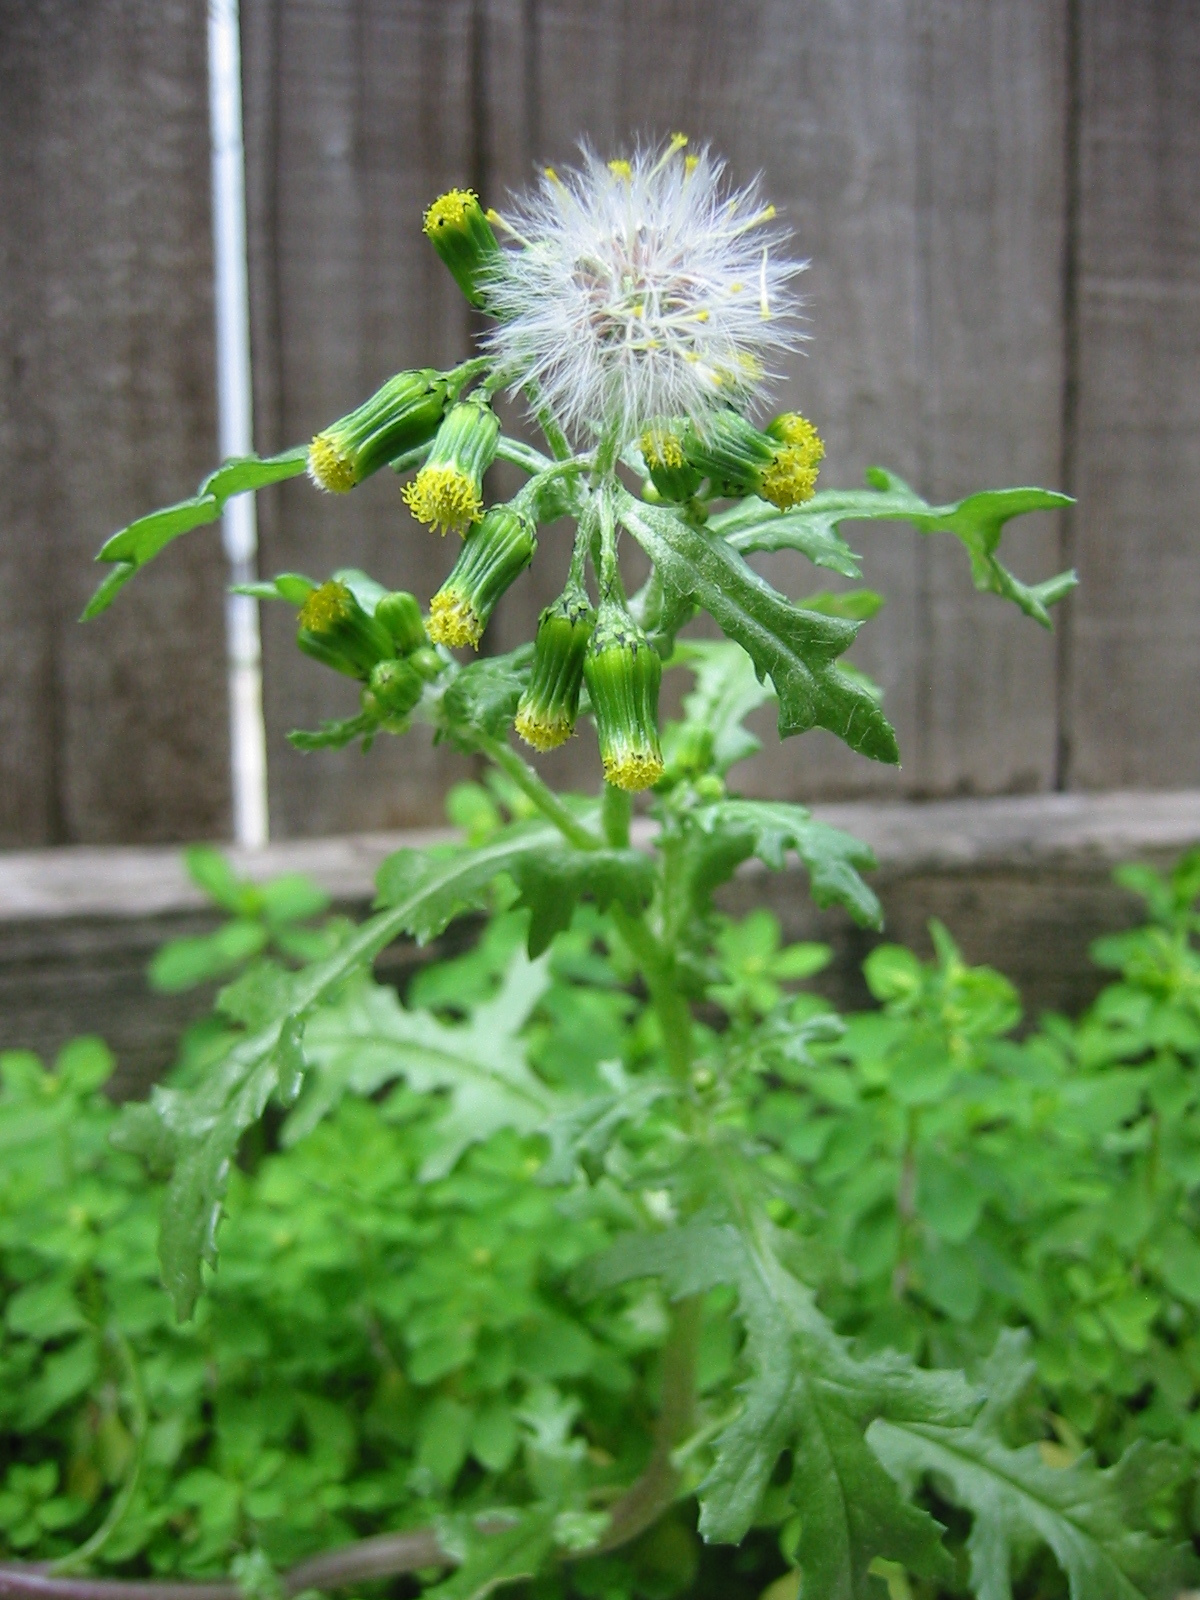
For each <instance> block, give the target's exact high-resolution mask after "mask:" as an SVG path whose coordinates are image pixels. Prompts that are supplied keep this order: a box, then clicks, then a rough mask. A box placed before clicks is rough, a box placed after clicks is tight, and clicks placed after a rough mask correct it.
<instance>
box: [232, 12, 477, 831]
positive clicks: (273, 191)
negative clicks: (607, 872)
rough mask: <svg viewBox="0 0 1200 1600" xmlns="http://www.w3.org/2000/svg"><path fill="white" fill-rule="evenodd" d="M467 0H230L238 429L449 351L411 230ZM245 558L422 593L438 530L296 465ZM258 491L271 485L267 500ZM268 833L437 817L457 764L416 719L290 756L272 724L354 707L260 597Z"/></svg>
mask: <svg viewBox="0 0 1200 1600" xmlns="http://www.w3.org/2000/svg"><path fill="white" fill-rule="evenodd" d="M470 14H471V7H470V5H469V4H468V3H466V0H446V3H444V4H438V5H430V4H423V3H419V0H417V3H414V0H403V3H397V0H345V3H339V4H331V3H328V0H289V3H288V4H286V5H281V4H278V3H276V0H248V3H247V4H246V5H244V7H243V19H244V20H243V33H244V52H245V85H246V135H247V159H248V180H249V211H250V239H251V272H252V286H253V287H252V296H253V300H252V303H253V321H254V329H255V370H256V373H257V396H256V400H257V409H258V417H257V434H258V438H259V440H260V444H261V446H262V447H263V448H283V447H285V446H286V445H290V444H294V443H296V442H298V441H300V440H303V439H306V438H308V437H311V435H312V434H313V433H314V432H315V431H316V430H317V429H318V428H319V427H321V426H322V425H323V424H325V423H327V422H329V421H331V420H332V419H333V418H335V417H337V416H340V415H342V414H343V413H344V412H346V411H349V410H350V409H351V408H352V407H354V406H355V405H357V404H358V403H359V402H360V401H361V400H363V399H365V398H366V396H367V395H368V394H370V392H371V391H372V390H373V389H374V388H376V387H377V386H378V385H379V384H380V383H381V382H382V381H383V380H384V379H385V378H387V377H389V376H390V375H391V374H392V373H393V372H395V371H397V370H399V369H401V368H403V367H407V366H430V365H432V366H439V365H450V364H452V363H453V362H455V361H457V360H460V359H462V357H463V355H464V354H466V352H467V342H468V332H467V315H466V307H465V304H464V303H463V301H462V299H461V296H460V295H459V292H458V290H457V288H456V287H455V285H454V283H453V281H452V280H451V278H450V277H449V274H448V273H446V271H445V269H444V268H443V267H442V265H441V263H440V262H439V261H438V260H437V258H436V257H435V255H434V254H433V252H432V250H431V249H430V248H429V246H428V244H427V242H426V240H425V238H424V236H423V234H422V232H421V216H422V212H423V209H424V207H425V206H426V205H428V203H429V201H430V200H431V199H432V198H433V197H434V196H436V195H437V194H439V193H440V192H441V191H442V190H444V189H447V188H450V187H451V186H452V185H454V184H463V183H467V182H469V181H470V177H471V158H472V142H471V127H472V124H471V113H470V49H469V44H470V38H469V31H470V30H469V23H470ZM263 500H264V505H263V510H262V519H261V534H260V539H261V554H260V568H261V570H262V571H263V572H264V573H273V572H278V571H281V570H293V571H301V572H308V573H310V574H311V575H312V576H313V577H316V578H324V577H327V576H328V574H329V573H330V572H331V571H332V570H334V569H335V568H337V567H339V566H360V567H364V568H366V569H367V570H368V571H370V572H371V573H372V574H373V576H375V577H377V578H379V579H380V581H382V582H384V583H387V584H388V585H390V586H395V587H405V588H409V589H412V590H414V591H415V592H416V593H417V594H418V595H419V596H420V597H422V599H427V598H428V596H429V595H430V594H432V592H433V591H434V590H435V589H436V588H437V586H438V585H439V583H440V582H441V580H442V577H443V576H444V574H445V572H446V570H447V569H448V567H449V565H450V563H451V561H452V560H453V556H454V550H453V549H452V548H451V544H450V543H449V542H443V541H440V540H438V539H436V538H434V537H433V536H432V535H430V534H429V533H427V532H425V531H424V530H423V529H421V528H418V527H417V526H416V524H415V523H414V522H413V521H412V520H411V519H410V518H409V517H408V515H407V513H406V512H405V511H404V509H403V506H402V504H401V501H400V487H399V484H398V483H397V481H396V479H395V477H394V476H393V475H392V474H391V473H388V472H383V473H381V474H379V476H378V477H376V478H375V479H373V480H371V481H370V482H368V483H367V484H366V485H364V486H363V487H362V488H361V489H358V490H356V491H355V492H354V493H353V494H351V495H346V496H333V495H319V494H317V493H316V492H315V491H314V490H313V489H312V488H311V487H310V486H309V485H308V484H307V482H306V481H304V480H298V481H296V482H294V483H291V484H287V485H284V486H283V487H282V488H281V489H279V490H277V491H275V492H274V494H273V496H271V497H265V496H264V497H263ZM272 501H273V502H274V503H272ZM263 624H264V655H265V667H264V673H265V689H266V692H265V700H266V715H267V725H268V740H269V775H270V795H271V827H272V832H273V833H276V834H278V835H280V836H288V835H297V834H314V833H328V832H330V831H334V830H338V829H345V828H371V827H396V826H401V825H404V824H410V823H417V822H422V821H425V820H427V819H429V818H431V817H432V818H436V817H437V815H438V813H439V810H440V802H441V796H442V794H443V793H444V791H445V789H446V787H447V786H448V784H449V783H450V782H452V781H453V780H454V778H455V777H461V776H464V775H466V774H465V768H464V763H463V762H462V759H461V758H460V757H455V756H453V755H451V754H449V753H448V752H446V751H444V750H435V749H433V748H432V747H431V746H430V744H429V742H428V740H427V738H425V737H424V736H423V735H421V734H419V733H418V734H415V735H410V736H409V737H408V738H406V739H405V740H403V741H397V740H392V739H384V740H381V741H380V742H379V743H378V744H376V746H375V747H374V749H373V750H372V751H371V754H370V758H369V760H368V761H364V759H363V757H362V754H361V752H360V751H359V750H358V749H357V748H355V749H351V750H345V751H340V752H331V751H325V752H321V753H319V754H315V755H309V756H301V755H299V754H298V753H297V752H296V751H294V750H293V749H292V748H291V747H290V746H289V745H288V744H287V743H286V741H285V738H284V735H285V734H286V733H287V731H288V730H289V729H292V728H296V727H302V728H311V727H315V726H316V725H317V724H318V723H319V722H320V721H321V720H323V719H324V718H327V717H335V716H345V715H348V714H350V713H352V712H353V710H354V709H356V696H357V691H356V690H355V688H354V686H353V685H352V684H351V683H349V682H348V681H347V680H339V679H338V678H337V677H336V676H335V675H334V674H333V673H330V672H328V671H327V670H324V669H323V668H321V667H319V666H317V665H316V664H315V663H313V662H310V661H308V660H306V659H305V658H304V657H302V656H299V655H298V654H297V652H296V649H295V644H294V638H293V635H294V628H295V618H294V615H293V614H292V613H291V612H290V611H288V610H287V609H286V608H284V607H281V606H274V607H265V608H264V617H263Z"/></svg>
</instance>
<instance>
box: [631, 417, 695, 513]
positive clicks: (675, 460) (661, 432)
mask: <svg viewBox="0 0 1200 1600" xmlns="http://www.w3.org/2000/svg"><path fill="white" fill-rule="evenodd" d="M691 431H692V425H691V423H690V422H689V421H688V420H687V419H686V417H685V418H675V419H670V420H668V421H665V422H655V423H652V424H651V426H650V427H648V428H647V429H646V431H645V433H643V434H642V437H641V440H640V441H639V442H640V444H641V447H642V457H643V459H644V461H645V463H646V470H647V471H648V472H649V474H650V481H651V483H652V484H653V485H654V487H655V488H656V489H657V490H658V492H659V494H660V495H661V496H662V498H663V499H664V500H690V499H691V497H692V496H693V495H694V494H695V492H696V490H697V489H698V488H699V487H700V485H701V483H702V482H703V480H704V474H703V472H701V471H700V470H699V468H697V467H694V466H693V465H692V464H691V463H690V462H689V461H688V459H687V456H686V455H685V453H684V447H685V444H686V442H687V440H688V436H689V434H690V433H691Z"/></svg>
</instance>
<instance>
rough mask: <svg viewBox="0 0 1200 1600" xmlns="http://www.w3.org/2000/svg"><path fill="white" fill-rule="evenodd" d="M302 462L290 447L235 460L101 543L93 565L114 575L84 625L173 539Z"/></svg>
mask: <svg viewBox="0 0 1200 1600" xmlns="http://www.w3.org/2000/svg"><path fill="white" fill-rule="evenodd" d="M307 460H308V448H307V446H305V445H296V446H295V447H294V448H293V449H291V450H285V451H284V452H283V453H282V455H277V456H269V457H267V458H266V459H261V458H260V457H258V456H239V457H236V458H235V459H234V460H231V461H226V462H225V463H224V464H223V465H221V466H220V467H218V468H217V470H216V471H215V472H212V473H210V474H209V475H208V477H207V478H205V480H204V482H203V483H202V484H201V485H200V487H199V489H198V490H197V492H196V493H195V494H194V495H193V496H192V497H191V499H190V500H180V501H179V502H178V503H177V504H175V505H172V506H164V507H163V508H162V510H160V511H152V512H150V514H149V515H148V516H145V517H139V518H138V519H137V520H136V522H131V523H130V524H129V526H128V527H125V528H122V529H120V531H119V532H117V533H114V534H113V535H112V537H111V538H110V539H108V540H106V541H105V543H104V544H103V546H102V547H101V549H100V552H99V554H98V555H97V557H96V560H97V561H112V562H116V563H118V566H117V569H116V571H115V572H112V573H109V575H108V576H107V577H106V578H105V579H104V581H103V582H102V583H101V584H100V587H99V588H98V589H97V590H96V592H95V594H94V595H93V596H92V598H91V599H90V600H89V601H88V603H87V606H86V607H85V609H84V612H83V618H82V620H83V621H88V620H89V619H90V618H92V617H96V616H99V615H100V613H101V612H102V611H106V610H107V609H108V607H109V606H110V605H111V604H112V602H113V600H114V599H115V598H116V595H117V593H118V591H119V590H120V589H122V588H123V587H124V585H125V584H126V583H128V582H129V579H130V578H132V577H133V575H134V573H135V572H137V571H138V570H139V569H140V568H142V567H144V566H145V565H146V563H147V562H148V561H153V559H154V557H155V556H156V555H158V553H159V552H160V551H161V550H163V549H165V548H166V546H167V545H169V544H170V543H171V541H172V540H173V539H177V538H178V537H179V536H180V534H182V533H190V532H191V530H192V529H193V528H199V527H202V526H203V525H204V524H205V523H207V522H215V521H216V520H217V518H218V517H219V516H220V515H221V512H222V511H223V510H224V509H225V502H226V501H227V500H229V499H231V498H232V497H233V496H234V495H237V494H245V493H246V492H247V491H248V490H252V489H263V488H266V486H267V485H268V484H272V483H279V482H281V481H282V480H283V479H284V478H293V477H295V476H296V475H297V473H300V472H303V471H304V467H305V463H306V462H307Z"/></svg>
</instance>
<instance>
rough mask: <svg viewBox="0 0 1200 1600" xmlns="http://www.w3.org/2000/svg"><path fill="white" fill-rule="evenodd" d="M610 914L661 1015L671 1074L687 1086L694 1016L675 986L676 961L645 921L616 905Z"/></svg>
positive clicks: (661, 1027) (659, 1015) (652, 1001)
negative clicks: (640, 970) (639, 968)
mask: <svg viewBox="0 0 1200 1600" xmlns="http://www.w3.org/2000/svg"><path fill="white" fill-rule="evenodd" d="M610 914H611V916H612V919H613V921H614V922H615V923H616V926H617V932H618V933H619V934H620V935H621V938H622V939H623V940H624V941H625V944H626V945H627V947H628V949H629V952H630V954H631V955H632V956H633V958H634V960H635V961H636V962H637V964H638V966H639V967H641V969H642V975H643V976H644V978H645V980H646V987H647V988H648V989H649V991H650V1001H651V1004H652V1005H653V1006H654V1009H655V1011H656V1013H657V1014H658V1023H659V1028H660V1030H661V1032H662V1036H663V1049H664V1050H665V1051H666V1056H667V1061H668V1062H669V1064H670V1067H671V1072H672V1073H673V1075H674V1076H675V1077H676V1078H677V1079H678V1080H679V1081H680V1082H681V1083H686V1082H687V1081H688V1079H689V1076H690V1074H691V1069H692V1012H691V1007H690V1006H689V1005H688V1003H687V1001H686V1000H685V999H684V997H683V995H682V994H680V992H679V988H678V986H677V984H676V982H675V973H674V966H675V963H674V960H673V958H672V956H671V954H670V953H669V952H668V951H667V950H665V949H664V948H663V946H662V945H661V944H660V943H659V941H658V940H657V939H656V938H655V937H654V934H653V933H652V932H651V930H650V928H649V927H648V926H647V925H646V920H645V918H644V917H640V916H636V917H635V916H632V915H631V914H630V913H629V912H628V911H626V910H625V908H624V907H623V906H620V905H614V906H613V907H612V910H611V913H610Z"/></svg>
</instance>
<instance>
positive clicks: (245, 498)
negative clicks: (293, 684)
mask: <svg viewBox="0 0 1200 1600" xmlns="http://www.w3.org/2000/svg"><path fill="white" fill-rule="evenodd" d="M208 97H209V122H210V126H211V134H212V197H213V207H212V209H213V260H214V269H215V285H214V289H215V295H214V298H215V302H216V324H217V328H216V333H217V430H218V435H219V439H220V450H221V458H222V460H224V459H226V458H228V457H229V456H244V455H249V454H250V452H251V451H252V450H253V448H254V420H253V402H252V394H253V391H252V389H251V379H250V288H249V275H248V271H247V260H246V168H245V150H244V147H243V144H242V60H241V45H240V39H239V28H238V0H209V5H208ZM222 533H223V538H224V544H225V555H226V559H227V561H228V564H229V581H230V583H253V582H254V580H255V578H256V577H257V575H258V571H257V567H258V562H257V557H258V525H257V523H256V521H255V515H254V496H253V495H252V494H243V495H238V496H237V497H236V498H235V499H233V500H230V501H229V502H228V504H227V505H226V507H225V513H224V518H223V522H222ZM225 634H226V661H227V667H228V675H229V735H230V770H231V777H232V786H233V836H234V840H235V842H236V843H237V844H239V845H242V846H244V847H246V848H248V849H252V850H253V849H260V848H261V847H262V846H263V845H265V844H266V842H267V741H266V729H265V726H264V723H263V709H262V648H261V642H260V638H259V627H258V602H257V600H252V599H251V598H250V597H249V596H248V595H240V594H230V595H227V596H226V598H225Z"/></svg>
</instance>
